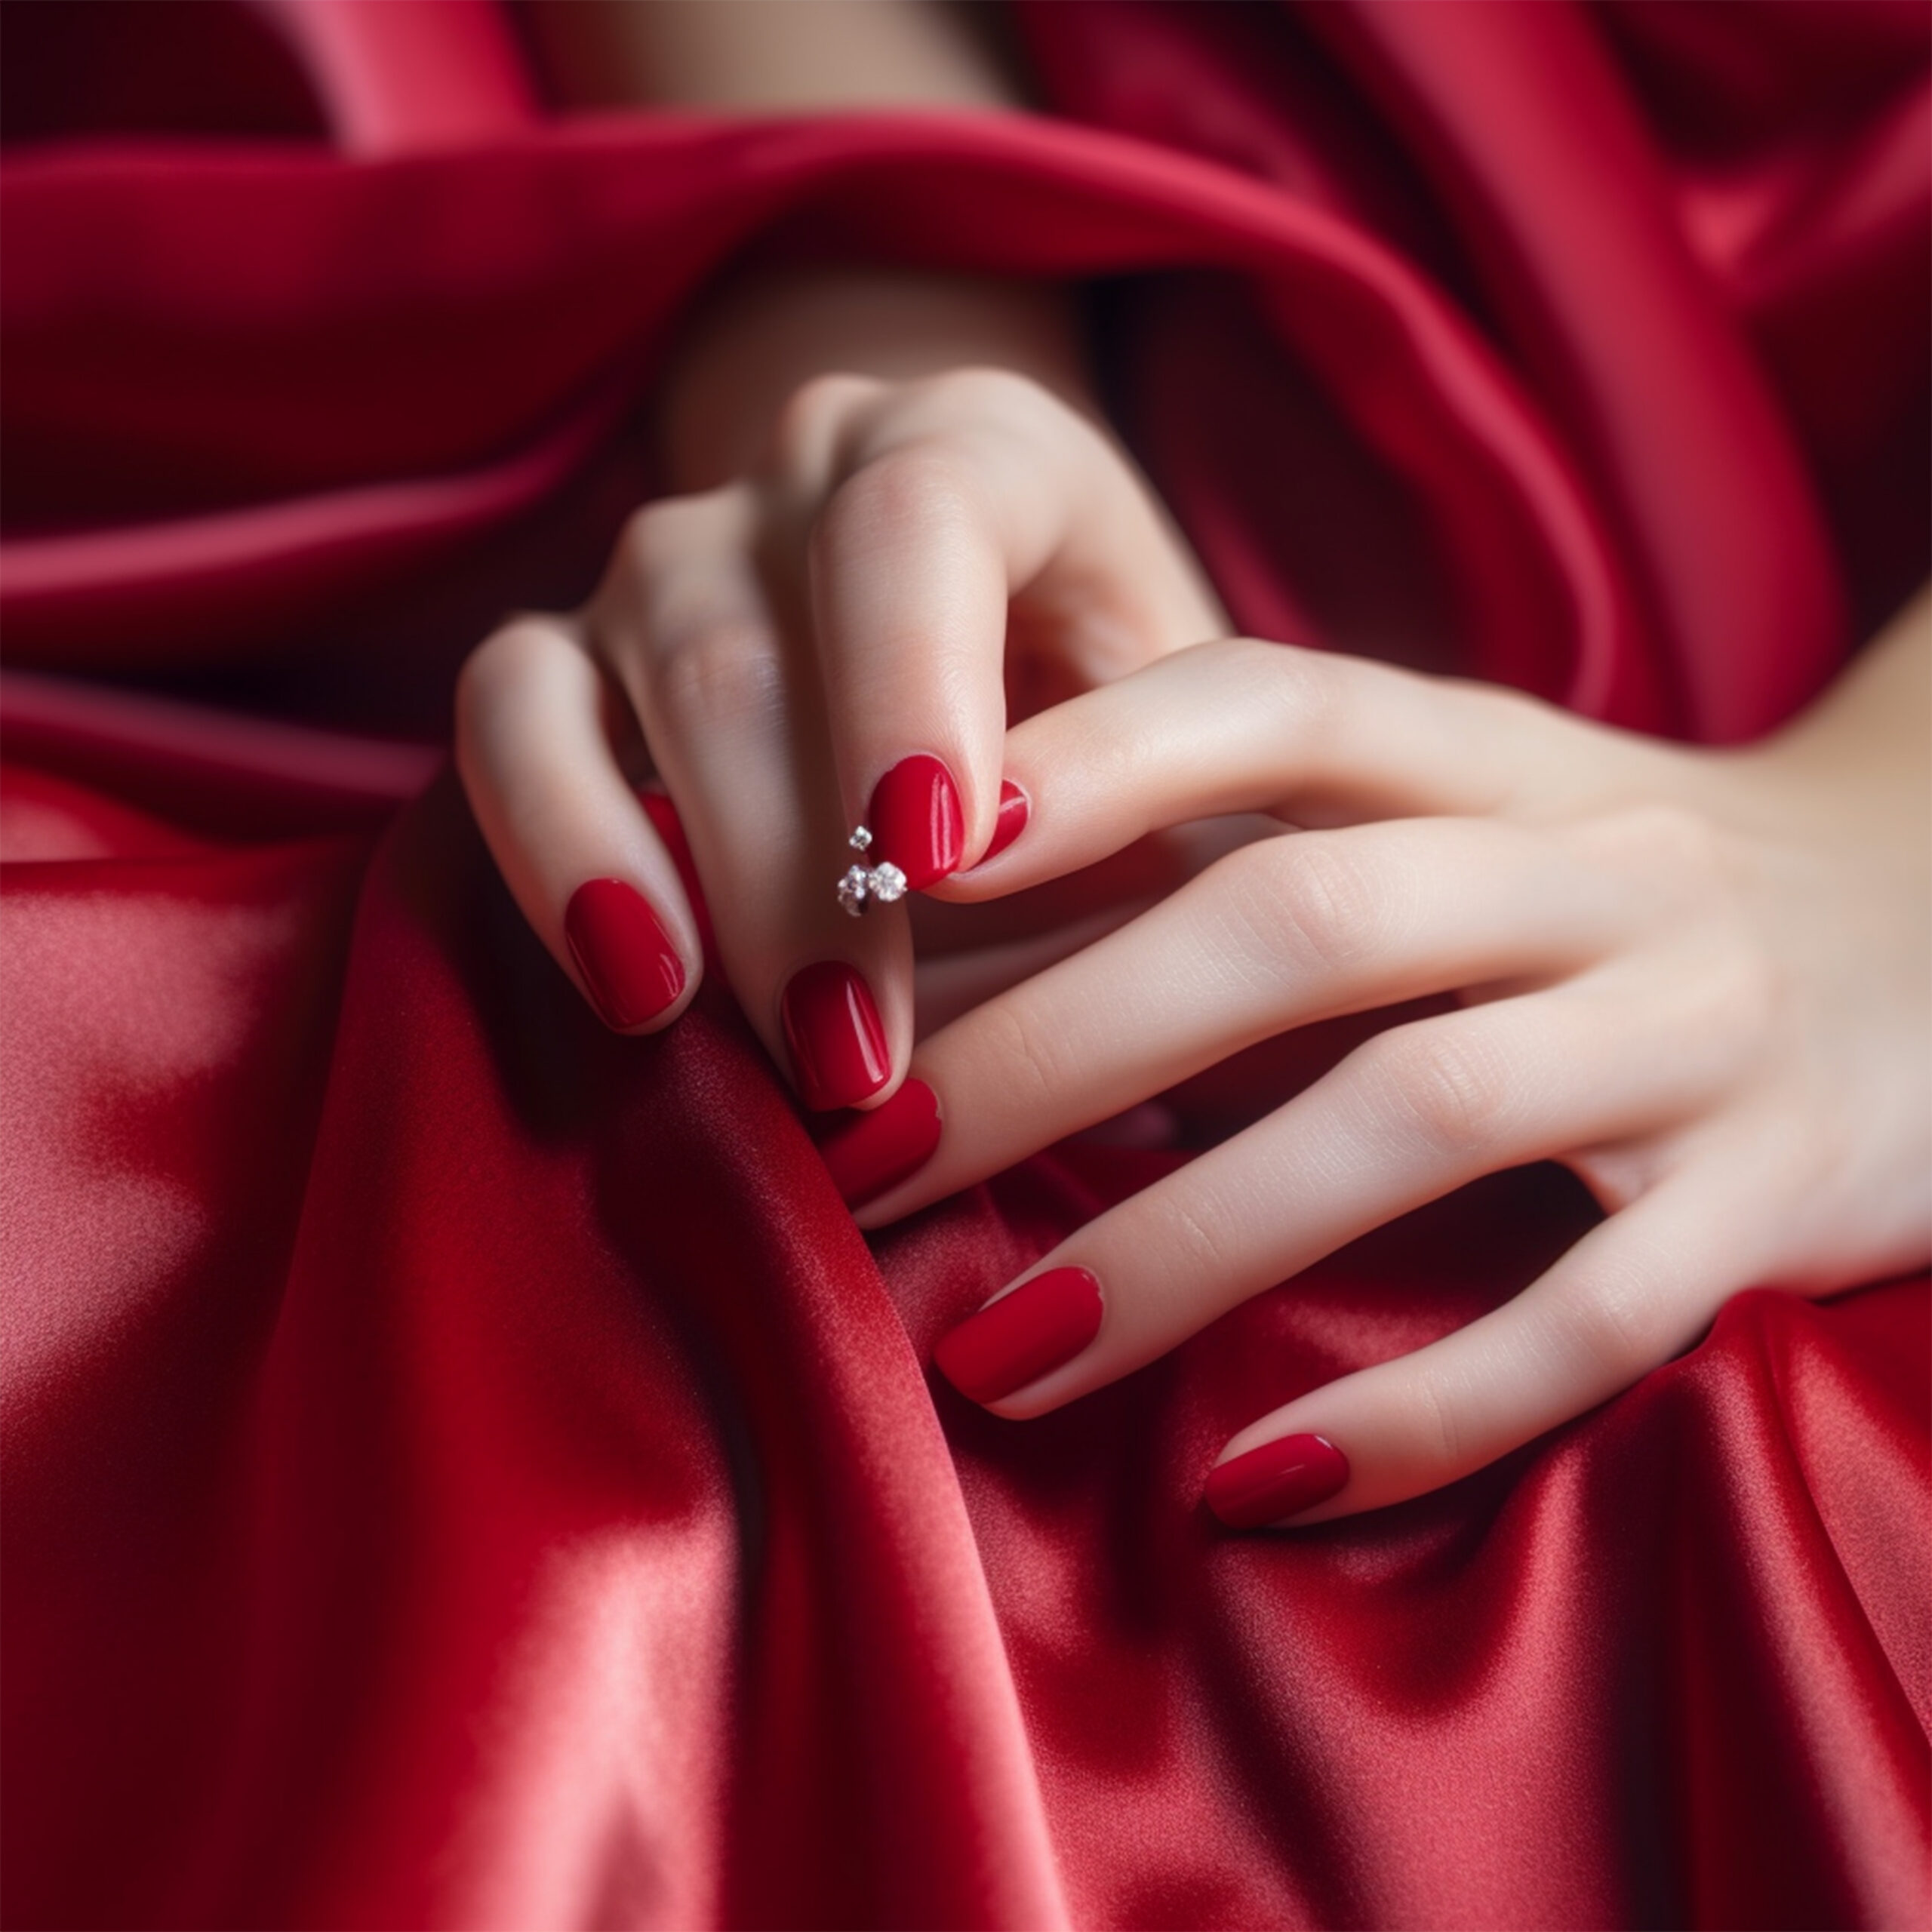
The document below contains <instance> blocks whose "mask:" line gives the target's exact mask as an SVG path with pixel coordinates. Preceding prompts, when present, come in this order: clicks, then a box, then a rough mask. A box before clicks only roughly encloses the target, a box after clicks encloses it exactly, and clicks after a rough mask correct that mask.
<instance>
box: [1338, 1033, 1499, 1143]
mask: <svg viewBox="0 0 1932 1932" xmlns="http://www.w3.org/2000/svg"><path fill="white" fill-rule="evenodd" d="M1363 1051H1364V1053H1365V1054H1367V1055H1368V1057H1369V1061H1370V1068H1371V1074H1372V1075H1373V1076H1374V1080H1373V1084H1374V1087H1375V1088H1376V1089H1377V1092H1378V1094H1379V1096H1380V1100H1381V1103H1382V1105H1383V1106H1384V1107H1385V1108H1386V1109H1387V1111H1388V1113H1389V1116H1390V1117H1391V1118H1392V1120H1393V1121H1394V1123H1395V1125H1396V1127H1397V1128H1398V1131H1400V1132H1401V1133H1402V1134H1404V1136H1405V1137H1407V1138H1410V1139H1412V1140H1420V1142H1422V1143H1423V1145H1424V1146H1426V1147H1427V1148H1428V1149H1429V1150H1430V1151H1431V1152H1434V1153H1436V1154H1438V1155H1469V1154H1470V1153H1475V1154H1478V1155H1480V1154H1482V1153H1484V1152H1486V1151H1487V1150H1488V1149H1492V1148H1494V1147H1495V1146H1497V1144H1498V1143H1500V1141H1501V1140H1503V1137H1504V1135H1505V1134H1506V1133H1507V1131H1508V1130H1509V1125H1510V1123H1511V1121H1512V1118H1513V1116H1514V1115H1515V1112H1516V1111H1517V1108H1518V1104H1519V1103H1518V1099H1517V1097H1516V1095H1515V1091H1514V1090H1513V1088H1512V1084H1511V1082H1510V1081H1509V1078H1507V1075H1506V1069H1505V1068H1504V1066H1503V1063H1502V1062H1501V1060H1500V1056H1499V1055H1498V1054H1497V1050H1496V1048H1495V1047H1494V1044H1493V1043H1491V1041H1488V1040H1487V1038H1483V1037H1482V1036H1481V1035H1477V1034H1475V1033H1474V1032H1470V1031H1469V1030H1466V1029H1454V1028H1450V1027H1446V1026H1428V1025H1424V1026H1417V1027H1413V1028H1411V1027H1402V1028H1400V1029H1397V1030H1396V1031H1395V1032H1392V1033H1385V1034H1383V1035H1381V1036H1380V1038H1378V1039H1377V1040H1374V1041H1371V1042H1370V1044H1368V1046H1367V1047H1366V1048H1364V1049H1363Z"/></svg>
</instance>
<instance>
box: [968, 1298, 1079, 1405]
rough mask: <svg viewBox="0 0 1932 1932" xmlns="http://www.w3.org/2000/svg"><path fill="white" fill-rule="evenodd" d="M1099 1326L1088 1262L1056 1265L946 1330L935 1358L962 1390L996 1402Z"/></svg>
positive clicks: (1064, 1358) (1065, 1357)
mask: <svg viewBox="0 0 1932 1932" xmlns="http://www.w3.org/2000/svg"><path fill="white" fill-rule="evenodd" d="M1099 1333H1100V1283H1099V1282H1098V1281H1095V1280H1094V1277H1093V1276H1092V1275H1090V1274H1089V1273H1088V1272H1087V1270H1086V1269H1084V1268H1050V1269H1048V1270H1047V1272H1045V1273H1044V1275H1035V1276H1034V1277H1033V1278H1032V1280H1031V1281H1026V1282H1023V1283H1022V1284H1020V1287H1017V1288H1015V1289H1014V1291H1013V1292H1012V1293H1011V1294H1010V1295H1002V1296H1001V1297H1000V1299H999V1300H998V1301H996V1302H991V1303H988V1305H987V1306H986V1307H984V1308H983V1309H980V1312H979V1313H978V1314H977V1315H969V1316H968V1318H966V1319H965V1320H964V1321H962V1322H961V1323H960V1324H959V1326H958V1327H957V1328H955V1329H952V1330H951V1331H949V1332H948V1333H947V1334H943V1335H942V1336H941V1337H940V1339H939V1343H938V1346H937V1347H936V1348H934V1350H933V1359H934V1361H936V1362H937V1363H938V1364H939V1369H940V1374H942V1375H943V1376H944V1377H946V1380H947V1381H949V1382H950V1383H952V1386H953V1387H954V1388H955V1389H958V1391H959V1392H960V1394H961V1395H968V1396H971V1398H972V1399H973V1400H974V1401H976V1402H997V1401H998V1400H999V1399H1000V1398H1001V1397H1002V1396H1004V1395H1011V1394H1012V1393H1013V1392H1014V1390H1015V1389H1023V1388H1025V1387H1026V1385H1027V1383H1029V1382H1037V1381H1038V1380H1039V1379H1040V1377H1041V1376H1043V1375H1044V1374H1048V1372H1049V1371H1051V1370H1053V1369H1056V1368H1058V1367H1060V1366H1061V1365H1062V1364H1063V1363H1066V1362H1069V1361H1072V1359H1073V1358H1074V1357H1075V1355H1078V1353H1079V1352H1080V1351H1081V1349H1084V1347H1085V1346H1087V1344H1088V1343H1089V1342H1091V1340H1093V1339H1094V1337H1095V1336H1096V1335H1097V1334H1099Z"/></svg>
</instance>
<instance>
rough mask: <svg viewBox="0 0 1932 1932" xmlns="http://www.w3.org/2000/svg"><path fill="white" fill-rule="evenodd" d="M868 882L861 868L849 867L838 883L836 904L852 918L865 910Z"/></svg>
mask: <svg viewBox="0 0 1932 1932" xmlns="http://www.w3.org/2000/svg"><path fill="white" fill-rule="evenodd" d="M868 884H869V881H868V879H867V878H866V869H865V867H864V866H851V867H849V868H848V869H847V871H846V873H845V875H844V878H841V879H840V881H838V903H839V904H840V905H841V906H844V909H846V911H847V912H849V913H851V915H852V916H853V918H855V919H856V918H857V917H858V916H859V915H860V913H861V912H863V911H864V910H865V909H866V887H867V885H868Z"/></svg>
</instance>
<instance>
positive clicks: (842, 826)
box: [457, 369, 1225, 1109]
mask: <svg viewBox="0 0 1932 1932" xmlns="http://www.w3.org/2000/svg"><path fill="white" fill-rule="evenodd" d="M714 387H715V386H714ZM1223 628H1225V626H1224V623H1223V620H1222V618H1221V617H1220V613H1219V611H1218V610H1217V608H1216V607H1215V605H1214V599H1213V598H1212V595H1211V593H1209V592H1207V590H1206V589H1205V588H1204V586H1203V584H1202V582H1201V578H1200V577H1199V574H1198V571H1197V570H1196V568H1195V566H1194V565H1193V564H1192V561H1190V560H1189V558H1188V556H1187V554H1186V549H1185V546H1183V544H1182V543H1181V542H1180V540H1179V538H1178V537H1177V536H1176V535H1175V534H1174V532H1173V531H1172V529H1171V526H1170V525H1168V522H1167V521H1166V520H1165V518H1164V515H1163V514H1162V512H1161V510H1160V509H1159V507H1158V504H1157V503H1156V502H1155V500H1154V499H1153V497H1152V496H1151V494H1149V491H1147V490H1146V487H1145V485H1143V484H1142V482H1141V481H1140V479H1139V478H1138V477H1137V475H1136V474H1135V473H1134V471H1133V469H1131V466H1130V465H1129V464H1128V462H1127V460H1125V458H1124V457H1122V456H1121V454H1120V453H1119V452H1118V450H1117V449H1116V448H1115V446H1114V445H1112V443H1111V442H1110V441H1109V440H1108V439H1107V438H1106V436H1105V435H1103V433H1102V432H1100V430H1099V429H1097V428H1096V427H1095V426H1094V425H1093V424H1092V423H1091V422H1089V421H1088V420H1087V419H1086V418H1084V417H1082V416H1081V415H1080V414H1078V413H1077V412H1076V411H1075V410H1074V409H1072V408H1069V406H1068V405H1066V404H1065V403H1063V402H1061V401H1057V399H1055V398H1054V397H1053V396H1052V395H1050V394H1049V393H1048V392H1047V391H1046V389H1044V388H1042V387H1041V386H1038V385H1036V384H1035V383H1032V382H1029V381H1027V380H1023V379H1022V378H1021V377H1017V376H1015V375H1013V374H1008V373H1004V372H1002V371H997V370H990V369H987V370H964V371H956V372H953V373H950V374H945V375H942V376H938V377H928V378H924V379H920V380H909V381H897V382H887V381H879V380H872V379H870V378H866V377H854V376H825V377H819V378H818V379H817V380H813V381H811V382H809V383H806V384H805V385H804V386H803V387H802V388H801V389H798V391H797V392H796V393H795V395H793V396H792V399H791V401H789V404H787V405H786V407H785V408H783V411H781V412H780V417H779V420H778V422H777V426H776V429H775V430H774V432H772V433H771V436H770V438H769V440H768V448H767V451H766V454H765V455H764V458H763V459H762V460H761V462H760V463H758V464H757V466H755V469H753V470H752V472H750V473H749V474H747V475H743V476H741V477H740V478H737V480H734V481H730V482H728V483H725V484H724V485H721V486H720V487H718V488H713V489H710V490H708V491H704V492H703V493H701V494H694V495H688V496H684V497H676V498H673V499H671V500H667V501H665V502H662V503H654V504H652V505H651V506H649V507H648V508H647V509H644V510H642V511H640V512H638V515H636V516H635V518H632V521H631V523H630V525H629V528H627V530H626V532H625V534H624V537H623V541H622V543H620V546H619V547H618V549H617V554H616V555H615V557H614V558H613V560H612V562H611V566H610V569H609V571H608V574H607V575H606V577H605V580H604V582H603V583H602V585H601V587H600V588H599V589H598V592H597V593H596V595H595V596H594V597H593V598H592V599H591V601H590V602H589V604H588V605H586V607H585V608H583V610H581V611H578V612H576V613H574V614H569V615H529V616H525V617H518V618H516V619H515V620H512V622H511V623H508V624H506V626H504V627H503V629H501V630H500V631H498V632H497V633H496V634H495V635H494V636H492V637H491V638H489V639H488V641H486V642H485V643H484V644H483V645H481V646H480V647H479V648H478V650H477V651H475V654H473V655H472V657H471V658H470V659H469V662H468V663H467V664H466V666H465V667H464V670H463V675H462V678H461V680H460V686H459V690H458V694H457V764H458V767H459V769H460V771H461V773H462V776H463V783H464V784H465V786H466V788H467V789H468V792H469V798H470V801H471V803H472V806H473V808H474V809H475V813H476V816H477V818H478V821H479V823H481V826H482V829H483V832H484V835H485V838H486V839H487V840H488V843H489V845H490V848H491V851H492V853H493V854H494V855H495V857H496V860H497V863H498V864H499V866H500V867H501V868H502V869H503V875H504V877H505V878H506V880H507V881H509V887H510V889H511V891H512V893H513V894H515V897H516V899H517V901H518V904H519V905H520V906H521V907H522V909H523V910H524V912H525V915H526V916H527V917H528V918H529V920H530V922H531V925H532V926H533V927H534V928H535V929H536V931H537V934H539V936H540V937H541V938H542V939H543V942H544V943H545V944H546V946H548V947H549V949H550V951H551V952H552V954H553V955H555V958H556V959H557V961H558V964H559V965H560V966H561V967H562V968H563V969H564V971H565V972H567V973H568V974H570V975H571V977H572V978H573V979H574V980H576V982H577V985H578V986H579V987H580V989H582V990H583V992H584V994H585V995H586V997H587V998H589V999H590V1001H592V1004H594V1005H595V1007H596V1008H597V1009H598V1011H599V1012H600V1013H601V1014H603V1016H604V1017H605V1019H606V1020H608V1022H609V1023H610V1024H611V1026H614V1027H615V1028H617V1029H619V1030H620V1031H623V1032H651V1031H653V1030H654V1029H657V1028H659V1027H662V1026H667V1025H669V1023H671V1022H672V1021H673V1020H675V1019H676V1018H677V1017H678V1014H681V1012H682V1011H684V1009H685V1007H686V1005H687V1004H688V1003H689V1001H690V1000H691V997H692V995H693V993H694V991H695V989H696V986H697V982H698V978H699V975H700V972H701V971H702V969H703V954H702V952H701V949H700V944H699V940H698V931H697V923H696V921H695V919H694V915H693V912H692V909H691V905H690V903H689V902H688V900H687V898H686V896H685V893H684V891H683V890H682V888H681V887H680V885H679V884H678V875H677V872H676V869H675V866H674V865H673V863H672V858H671V856H670V854H669V852H668V851H666V848H665V845H664V844H663V841H662V840H661V839H660V837H659V836H658V835H657V832H656V831H655V830H654V829H653V827H652V825H651V820H650V819H649V818H648V817H647V815H646V814H645V811H644V810H643V809H642V808H641V806H640V804H639V802H638V798H637V795H636V792H635V787H634V781H635V780H636V779H637V778H638V777H639V776H640V775H641V774H645V773H647V772H648V773H651V774H655V775H656V776H657V777H659V778H660V779H661V780H662V781H663V784H664V785H665V786H666V788H667V789H668V790H669V793H670V795H671V797H672V799H673V801H675V804H676V805H677V808H678V812H679V814H680V816H681V820H682V823H683V826H684V828H685V833H686V835H687V836H688V839H689V841H690V844H691V852H692V855H693V859H694V863H695V866H696V868H697V873H698V875H699V877H700V879H701V880H702V881H703V888H704V896H705V898H706V900H707V902H708V904H709V911H710V914H711V918H712V924H713V926H714V928H715V934H716V941H717V951H718V957H719V958H720V959H721V962H722V965H723V968H724V973H725V974H726V976H727V977H728V979H729V980H730V982H731V986H732V988H733V989H734V991H735V992H736V993H737V996H738V998H739V1000H740V1002H741V1004H743V1008H744V1009H745V1011H746V1014H747V1015H748V1016H749V1019H750V1020H751V1023H752V1026H754V1027H755V1028H756V1029H758V1032H759V1033H760V1034H761V1035H762V1037H763V1038H764V1041H765V1042H766V1044H767V1045H768V1048H770V1049H771V1052H772V1054H773V1055H774V1058H776V1059H777V1061H778V1063H779V1064H780V1066H787V1067H789V1068H790V1069H791V1070H792V1072H793V1074H794V1076H795V1079H796V1081H797V1084H798V1089H799V1091H800V1093H801V1096H802V1097H803V1098H804V1101H805V1103H806V1104H807V1105H808V1106H810V1107H813V1108H817V1109H833V1108H839V1107H847V1106H866V1105H868V1104H876V1103H878V1102H879V1101H881V1100H883V1099H884V1098H885V1097H887V1096H888V1094H890V1093H891V1091H892V1090H893V1089H894V1087H895V1086H896V1085H897V1082H898V1081H899V1080H900V1078H901V1077H902V1076H903V1073H904V1071H905V1068H906V1062H907V1058H908V1056H909V1052H910V1050H911V1046H912V1033H913V1015H912V947H911V943H910V940H909V937H908V932H907V924H906V915H905V912H904V910H903V908H898V907H891V906H887V907H875V908H873V909H870V910H869V911H868V912H866V915H865V916H863V918H849V917H848V916H847V915H846V914H845V913H844V912H842V911H841V909H840V908H839V906H838V902H837V900H836V899H835V896H834V887H835V883H836V881H837V880H838V877H839V875H840V874H841V872H843V871H844V869H845V868H846V867H847V866H848V864H849V863H851V862H852V860H853V857H854V855H853V854H852V853H851V851H848V849H847V844H846V838H847V835H848V832H851V829H853V828H854V826H857V825H858V824H860V823H864V824H866V825H867V826H869V827H870V829H871V830H872V833H873V835H874V838H875V843H874V844H873V845H872V848H871V849H870V851H869V852H868V853H867V854H866V864H867V865H868V866H878V864H879V863H881V861H889V862H891V863H892V864H894V865H896V866H897V867H899V868H900V870H901V871H902V872H903V875H904V878H905V881H906V884H907V886H908V887H909V888H911V889H912V890H913V891H941V892H944V891H947V890H949V889H950V890H952V891H955V892H956V891H958V884H959V881H958V878H956V877H955V875H957V874H958V873H960V872H961V871H962V869H970V868H971V866H974V864H975V863H977V862H978V861H980V860H982V859H983V858H984V857H986V855H987V854H989V853H990V852H992V851H995V850H997V849H998V846H999V845H1000V844H1001V842H1002V841H1004V839H1006V838H1010V837H1011V835H1012V834H1013V833H1014V831H1016V830H1017V828H1018V826H1020V824H1021V823H1023V822H1024V820H1025V817H1026V811H1027V809H1028V801H1027V798H1026V793H1025V791H1024V789H1023V787H1019V788H1016V787H1014V786H1010V785H1003V783H1002V771H1001V757H1002V754H1003V752H1004V731H1005V728H1006V721H1007V694H1008V688H1010V687H1011V688H1017V689H1018V690H1019V691H1021V692H1025V691H1026V690H1027V689H1029V688H1034V689H1038V690H1041V691H1047V692H1050V693H1051V694H1053V695H1056V696H1057V695H1060V694H1064V693H1066V692H1067V691H1076V690H1081V689H1084V688H1088V687H1091V686H1093V685H1098V684H1100V683H1103V682H1104V681H1107V680H1109V679H1110V678H1115V677H1118V676H1119V675H1121V674H1122V673H1124V672H1128V671H1131V670H1133V669H1136V668H1137V667H1138V666H1143V665H1145V664H1146V663H1149V662H1151V661H1152V660H1154V659H1155V658H1157V657H1160V656H1161V654H1164V653H1165V652H1167V651H1172V650H1174V649H1176V648H1179V647H1180V646H1182V645H1187V644H1191V643H1192V642H1195V641H1197V640H1198V639H1199V638H1202V637H1204V636H1207V635H1212V634H1213V633H1214V632H1217V631H1219V630H1220V629H1223ZM949 881H951V886H950V888H949V884H948V882H949Z"/></svg>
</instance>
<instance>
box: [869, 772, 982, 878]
mask: <svg viewBox="0 0 1932 1932" xmlns="http://www.w3.org/2000/svg"><path fill="white" fill-rule="evenodd" d="M866 827H867V829H869V831H870V832H871V834H872V847H871V850H870V851H869V853H868V854H867V857H868V858H869V861H870V863H872V865H873V866H885V865H891V866H897V867H898V869H899V870H900V872H901V873H902V874H903V875H904V878H905V881H906V890H907V891H912V892H923V891H925V889H926V888H928V886H931V885H937V884H938V883H939V882H940V880H942V879H944V878H950V877H951V875H952V874H953V873H954V872H957V871H958V869H959V865H960V861H961V860H962V859H964V857H965V856H966V817H965V809H964V805H963V804H962V803H961V798H960V793H959V784H958V780H956V779H955V777H953V775H952V770H951V768H949V766H948V765H947V764H946V761H945V760H944V759H943V758H935V757H934V755H932V754H931V752H914V753H913V754H912V755H911V756H910V757H909V758H901V759H900V761H899V762H898V763H897V764H895V765H894V766H893V768H891V771H888V772H887V773H886V774H885V775H884V777H882V778H881V779H880V780H879V781H878V783H877V784H876V785H875V786H873V787H872V800H871V802H870V803H869V804H868V805H867V806H866Z"/></svg>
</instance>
